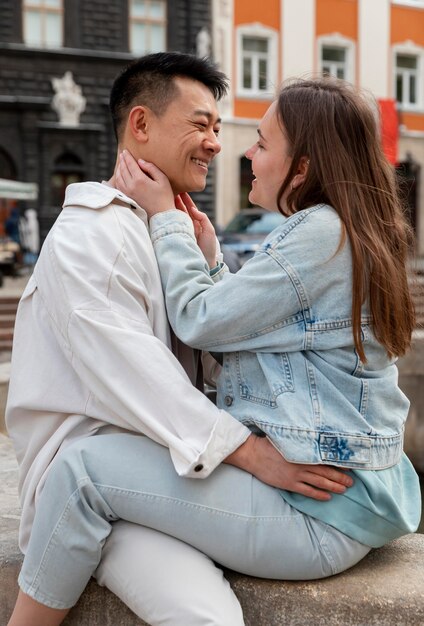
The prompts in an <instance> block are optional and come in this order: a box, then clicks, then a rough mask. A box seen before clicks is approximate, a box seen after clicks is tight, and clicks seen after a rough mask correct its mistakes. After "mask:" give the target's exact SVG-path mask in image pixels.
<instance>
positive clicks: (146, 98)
mask: <svg viewBox="0 0 424 626" xmlns="http://www.w3.org/2000/svg"><path fill="white" fill-rule="evenodd" d="M176 77H181V78H191V79H193V80H197V81H199V82H200V83H203V85H205V86H206V87H207V88H208V89H210V91H211V92H212V94H213V96H214V98H215V100H220V99H221V98H222V97H223V96H225V94H226V93H227V89H228V79H227V77H226V76H225V74H224V73H223V72H221V71H220V70H219V69H218V68H217V66H216V65H215V64H214V63H213V62H212V61H210V60H209V59H206V58H204V59H200V58H198V57H196V56H194V55H192V54H184V53H182V52H157V53H155V54H147V55H146V56H143V57H141V58H139V59H137V60H136V61H133V62H132V63H131V64H130V65H128V66H127V67H126V68H125V69H124V70H123V71H122V72H121V73H120V74H119V75H118V76H117V78H116V79H115V81H114V83H113V85H112V90H111V93H110V111H111V114H112V121H113V128H114V131H115V135H116V138H117V140H118V141H119V140H120V138H121V134H122V131H123V125H124V122H125V121H126V118H127V116H128V113H129V112H130V110H131V109H132V108H133V107H134V106H137V105H144V106H147V107H149V109H151V110H152V111H154V113H155V114H156V115H162V114H163V113H164V112H165V110H166V108H167V107H168V105H169V104H170V102H171V100H172V99H173V98H175V97H176V95H177V94H178V87H177V85H176V84H175V81H174V80H173V79H174V78H176Z"/></svg>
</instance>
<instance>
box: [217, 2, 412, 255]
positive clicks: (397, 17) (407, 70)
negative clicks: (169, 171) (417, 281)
mask: <svg viewBox="0 0 424 626" xmlns="http://www.w3.org/2000/svg"><path fill="white" fill-rule="evenodd" d="M212 7H213V44H214V53H215V58H216V59H217V60H218V61H219V63H220V64H221V66H222V68H223V69H224V71H225V72H226V73H227V74H228V75H229V77H230V79H231V86H232V89H231V93H230V96H229V97H228V98H227V99H226V101H225V103H223V106H222V107H221V108H222V113H223V120H224V124H223V131H222V145H223V150H222V153H221V155H220V157H219V159H218V160H217V184H216V220H217V221H218V223H226V222H227V221H228V220H229V218H230V217H232V216H233V215H234V213H235V212H237V211H238V210H239V209H242V208H245V207H247V206H248V200H247V195H248V190H249V188H250V181H251V171H250V165H249V163H248V162H247V160H246V159H245V158H244V151H245V150H246V148H247V147H248V146H249V145H251V144H252V143H253V142H255V141H256V128H257V125H258V122H259V120H260V118H261V117H262V115H263V114H264V112H265V111H266V109H267V107H268V106H269V104H270V102H271V101H272V99H273V98H274V96H275V90H276V87H277V86H278V85H279V84H280V83H281V82H282V81H283V80H286V79H289V78H290V77H294V76H305V77H307V76H311V75H314V74H315V75H316V74H320V73H325V74H331V75H334V76H338V77H339V78H343V79H345V80H348V81H350V82H352V83H353V84H354V85H356V86H359V87H362V88H365V89H367V90H369V91H370V92H372V94H373V95H374V96H375V97H376V98H377V100H378V103H379V108H380V112H381V118H382V141H383V145H384V148H385V151H386V154H387V156H388V157H389V159H390V160H391V162H392V163H393V164H394V166H396V168H397V170H398V172H399V176H400V177H401V179H402V180H403V181H404V184H403V187H404V189H405V193H406V194H407V199H408V205H409V216H410V220H411V223H412V224H413V226H414V228H415V229H416V233H417V240H418V243H417V248H418V249H417V252H418V253H419V254H420V255H424V180H423V171H424V1H423V0H262V2H257V0H216V1H214V2H213V3H212Z"/></svg>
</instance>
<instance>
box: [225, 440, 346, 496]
mask: <svg viewBox="0 0 424 626" xmlns="http://www.w3.org/2000/svg"><path fill="white" fill-rule="evenodd" d="M224 463H229V464H230V465H235V466H236V467H240V468H241V469H244V470H245V471H246V472H249V473H250V474H253V476H255V477H256V478H258V479H259V480H261V481H262V482H264V483H266V484H268V485H271V486H272V487H278V488H279V489H286V490H287V491H294V492H295V493H300V494H302V495H304V496H308V497H309V498H314V499H315V500H330V499H331V495H330V494H329V493H328V492H333V493H344V492H345V491H346V488H347V487H351V486H352V485H353V480H352V478H351V477H350V476H348V475H347V474H346V473H345V471H343V470H339V469H335V468H334V467H330V466H328V465H301V464H298V463H290V462H289V461H286V459H285V458H284V457H283V456H282V455H281V454H280V453H279V452H278V450H277V449H276V448H274V446H273V445H272V443H271V442H270V441H268V439H266V438H265V437H256V436H255V435H250V437H248V438H247V440H246V441H245V442H244V443H243V444H242V445H241V446H240V447H239V448H237V450H235V451H234V452H233V453H232V454H230V456H228V457H227V458H226V459H224Z"/></svg>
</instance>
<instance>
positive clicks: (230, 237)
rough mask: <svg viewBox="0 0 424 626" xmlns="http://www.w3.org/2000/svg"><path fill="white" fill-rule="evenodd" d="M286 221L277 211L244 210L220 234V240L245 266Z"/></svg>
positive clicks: (223, 246) (256, 208) (224, 247)
mask: <svg viewBox="0 0 424 626" xmlns="http://www.w3.org/2000/svg"><path fill="white" fill-rule="evenodd" d="M283 221H284V217H283V216H282V215H281V214H280V213H277V212H276V211H266V210H265V209H260V208H259V207H255V208H252V209H242V210H241V211H240V212H239V213H237V215H236V216H235V217H234V218H233V219H232V220H231V221H230V223H229V224H228V225H227V226H226V227H225V228H224V229H223V230H221V231H220V232H219V233H218V239H219V241H220V243H221V246H222V248H223V251H224V260H226V259H225V256H226V255H225V250H226V249H227V250H228V251H231V252H233V253H235V254H237V257H238V259H239V261H240V265H243V263H245V262H246V261H247V260H248V259H250V257H252V256H253V255H254V254H255V252H256V250H258V248H259V247H260V245H261V243H262V241H263V240H264V239H265V237H266V236H267V235H268V234H269V233H270V232H272V231H273V230H274V228H277V226H279V225H280V224H282V223H283Z"/></svg>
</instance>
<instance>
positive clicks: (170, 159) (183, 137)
mask: <svg viewBox="0 0 424 626" xmlns="http://www.w3.org/2000/svg"><path fill="white" fill-rule="evenodd" d="M174 80H175V82H176V84H177V86H178V89H179V95H178V96H177V97H176V98H175V99H174V100H173V101H172V102H171V103H170V104H169V105H168V107H167V109H166V111H165V113H164V114H163V115H161V116H160V117H157V116H156V115H154V114H151V115H150V116H149V118H148V128H147V131H148V141H147V143H146V144H145V145H144V146H143V155H142V157H143V159H145V160H146V161H151V162H152V163H154V164H155V165H156V166H157V167H159V169H161V170H162V171H163V172H164V174H166V175H167V177H168V178H169V181H170V183H171V186H172V189H173V191H174V194H175V195H177V194H179V193H181V192H183V191H201V190H202V189H204V188H205V185H206V176H207V173H208V166H209V164H210V163H211V161H212V159H213V158H214V157H215V156H216V155H217V154H218V152H219V151H220V150H221V146H220V144H219V141H218V133H219V130H220V118H219V116H218V110H217V107H216V102H215V99H214V97H213V95H212V93H211V92H210V91H209V89H208V88H207V87H206V86H205V85H203V84H202V83H200V82H198V81H195V80H191V79H189V78H176V79H174Z"/></svg>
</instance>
